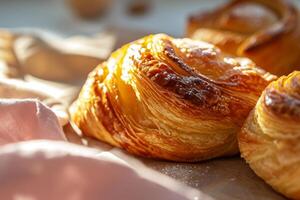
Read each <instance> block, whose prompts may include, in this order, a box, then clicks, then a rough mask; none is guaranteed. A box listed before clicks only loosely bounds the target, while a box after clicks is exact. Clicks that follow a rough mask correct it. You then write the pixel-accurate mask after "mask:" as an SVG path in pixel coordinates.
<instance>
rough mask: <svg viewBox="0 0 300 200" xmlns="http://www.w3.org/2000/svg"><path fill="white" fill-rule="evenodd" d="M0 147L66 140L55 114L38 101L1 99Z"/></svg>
mask: <svg viewBox="0 0 300 200" xmlns="http://www.w3.org/2000/svg"><path fill="white" fill-rule="evenodd" d="M0 121H1V124H0V145H3V144H8V143H14V142H19V141H23V140H36V139H49V140H65V136H64V133H63V130H62V128H61V126H60V125H59V122H58V119H57V117H56V116H55V114H54V113H53V112H52V111H51V110H50V109H49V108H48V107H47V106H45V105H43V104H42V103H41V102H39V101H37V100H30V99H24V100H12V99H10V100H7V99H0Z"/></svg>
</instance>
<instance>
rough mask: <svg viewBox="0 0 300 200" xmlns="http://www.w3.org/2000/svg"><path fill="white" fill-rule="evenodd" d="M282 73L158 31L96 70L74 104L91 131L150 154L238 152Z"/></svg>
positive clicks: (195, 157)
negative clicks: (243, 133) (245, 129)
mask: <svg viewBox="0 0 300 200" xmlns="http://www.w3.org/2000/svg"><path fill="white" fill-rule="evenodd" d="M272 79H274V76H273V75H271V74H269V73H265V72H264V71H263V70H261V69H259V68H256V67H255V66H254V64H253V63H252V62H251V61H250V60H248V59H245V58H237V59H233V58H230V57H226V56H224V55H223V54H222V53H221V52H220V50H219V49H217V48H215V47H214V46H213V45H210V44H208V43H204V42H200V41H193V40H190V39H174V38H171V37H169V36H167V35H164V34H158V35H150V36H147V37H145V38H142V39H140V40H137V41H135V42H132V43H130V44H127V45H125V46H123V47H122V48H121V49H119V50H117V51H116V52H114V53H113V54H112V55H111V57H110V58H109V59H108V61H107V62H104V63H102V64H101V65H99V66H98V67H97V68H96V69H95V70H94V71H93V72H91V73H90V75H89V77H88V79H87V81H86V83H85V85H84V86H83V89H82V91H81V93H80V96H79V98H78V99H77V101H76V102H75V103H74V104H73V106H72V107H71V109H70V112H71V118H72V120H73V122H74V123H75V124H76V125H77V126H78V127H79V128H80V129H81V130H82V132H83V133H84V134H86V135H88V136H92V137H95V138H98V139H99V140H102V141H105V142H107V143H109V144H112V145H114V146H117V147H121V148H124V149H126V150H127V151H129V152H131V153H133V154H136V155H141V156H145V157H154V158H161V159H167V160H174V161H199V160H204V159H210V158H214V157H218V156H225V155H232V154H236V153H237V152H238V147H237V140H236V134H237V132H238V131H239V129H240V127H241V126H242V123H243V121H244V120H245V118H246V117H247V115H248V113H249V112H250V110H251V109H252V108H253V107H254V106H255V103H256V101H257V99H258V97H259V96H260V94H261V92H262V91H263V89H264V88H265V87H266V86H267V84H268V83H269V81H271V80H272Z"/></svg>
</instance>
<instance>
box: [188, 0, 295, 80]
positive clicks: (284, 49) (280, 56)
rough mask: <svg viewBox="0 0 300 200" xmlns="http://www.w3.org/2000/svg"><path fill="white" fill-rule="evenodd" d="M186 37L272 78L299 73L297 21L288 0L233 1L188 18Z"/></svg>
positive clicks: (293, 9) (292, 6) (293, 8)
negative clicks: (246, 62)
mask: <svg viewBox="0 0 300 200" xmlns="http://www.w3.org/2000/svg"><path fill="white" fill-rule="evenodd" d="M187 35H188V36H189V37H191V38H193V39H199V40H203V41H207V42H210V43H213V44H215V45H216V46H218V47H219V48H221V49H222V50H223V51H224V52H226V53H229V54H232V55H235V56H243V57H248V58H250V59H251V60H253V61H254V62H255V63H256V64H257V65H258V66H260V67H262V68H264V69H265V70H266V71H268V72H271V73H273V74H276V75H286V74H288V73H290V72H292V71H294V70H297V69H300V17H299V12H298V10H297V8H296V6H294V5H293V4H292V3H291V2H290V1H288V0H272V1H270V0H233V1H231V2H230V3H228V4H226V5H224V6H222V7H219V8H217V9H216V10H214V11H211V12H205V13H200V14H195V15H192V16H190V18H189V21H188V24H187Z"/></svg>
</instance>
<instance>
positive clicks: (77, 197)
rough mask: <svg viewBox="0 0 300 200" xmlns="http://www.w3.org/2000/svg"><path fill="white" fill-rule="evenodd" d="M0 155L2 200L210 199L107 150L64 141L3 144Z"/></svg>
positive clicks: (0, 192)
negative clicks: (127, 161) (101, 150)
mask: <svg viewBox="0 0 300 200" xmlns="http://www.w3.org/2000/svg"><path fill="white" fill-rule="evenodd" d="M0 159H1V165H0V170H1V171H0V180H1V181H0V194H1V199H6V200H8V199H14V200H29V199H30V200H31V199H32V200H33V199H35V200H38V199H39V200H40V199H43V200H53V199H60V200H62V199H63V200H83V199H86V200H99V199H101V200H111V199H125V200H126V199H128V200H129V199H130V200H141V199H143V200H152V199H164V200H195V199H199V200H212V198H210V197H208V196H207V195H205V194H203V193H201V192H199V191H196V190H195V189H192V188H189V187H187V186H185V185H182V184H180V183H178V182H176V181H174V180H172V179H170V178H169V177H166V176H164V175H162V174H160V173H157V172H154V171H152V170H149V169H146V168H145V167H144V166H143V165H138V164H139V163H138V164H135V166H129V164H127V163H126V162H125V161H123V160H120V159H119V158H118V157H116V156H114V155H113V154H111V153H109V152H102V153H101V152H99V151H98V150H96V149H93V148H86V147H83V146H79V145H74V144H71V143H67V142H58V141H49V140H48V141H47V140H39V141H26V142H20V143H16V144H10V145H5V146H3V147H1V148H0ZM135 163H136V161H135ZM49 194H50V195H49Z"/></svg>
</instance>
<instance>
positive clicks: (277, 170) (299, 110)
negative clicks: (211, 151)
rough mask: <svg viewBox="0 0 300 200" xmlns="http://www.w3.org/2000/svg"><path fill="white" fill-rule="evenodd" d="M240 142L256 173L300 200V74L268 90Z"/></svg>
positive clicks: (289, 195)
mask: <svg viewBox="0 0 300 200" xmlns="http://www.w3.org/2000/svg"><path fill="white" fill-rule="evenodd" d="M238 139H239V146H240V151H241V154H242V157H244V158H245V159H246V161H247V162H248V163H249V164H250V166H251V168H252V169H253V170H254V171H255V172H256V174H258V175H259V176H260V177H261V178H263V179H264V180H265V181H266V182H267V183H269V184H270V185H271V186H272V187H273V188H274V189H275V190H277V191H279V192H281V193H282V194H284V195H285V196H287V197H289V198H292V199H300V178H299V177H300V72H294V73H292V74H290V75H289V76H283V77H281V78H280V79H278V80H277V81H274V82H272V83H271V84H270V85H269V86H268V87H267V88H266V90H265V91H264V92H263V94H262V96H261V97H260V99H259V100H258V103H257V105H256V107H255V109H254V110H253V111H252V112H251V114H250V115H249V117H248V119H247V120H246V122H245V124H244V126H243V128H242V131H241V133H239V135H238Z"/></svg>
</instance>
